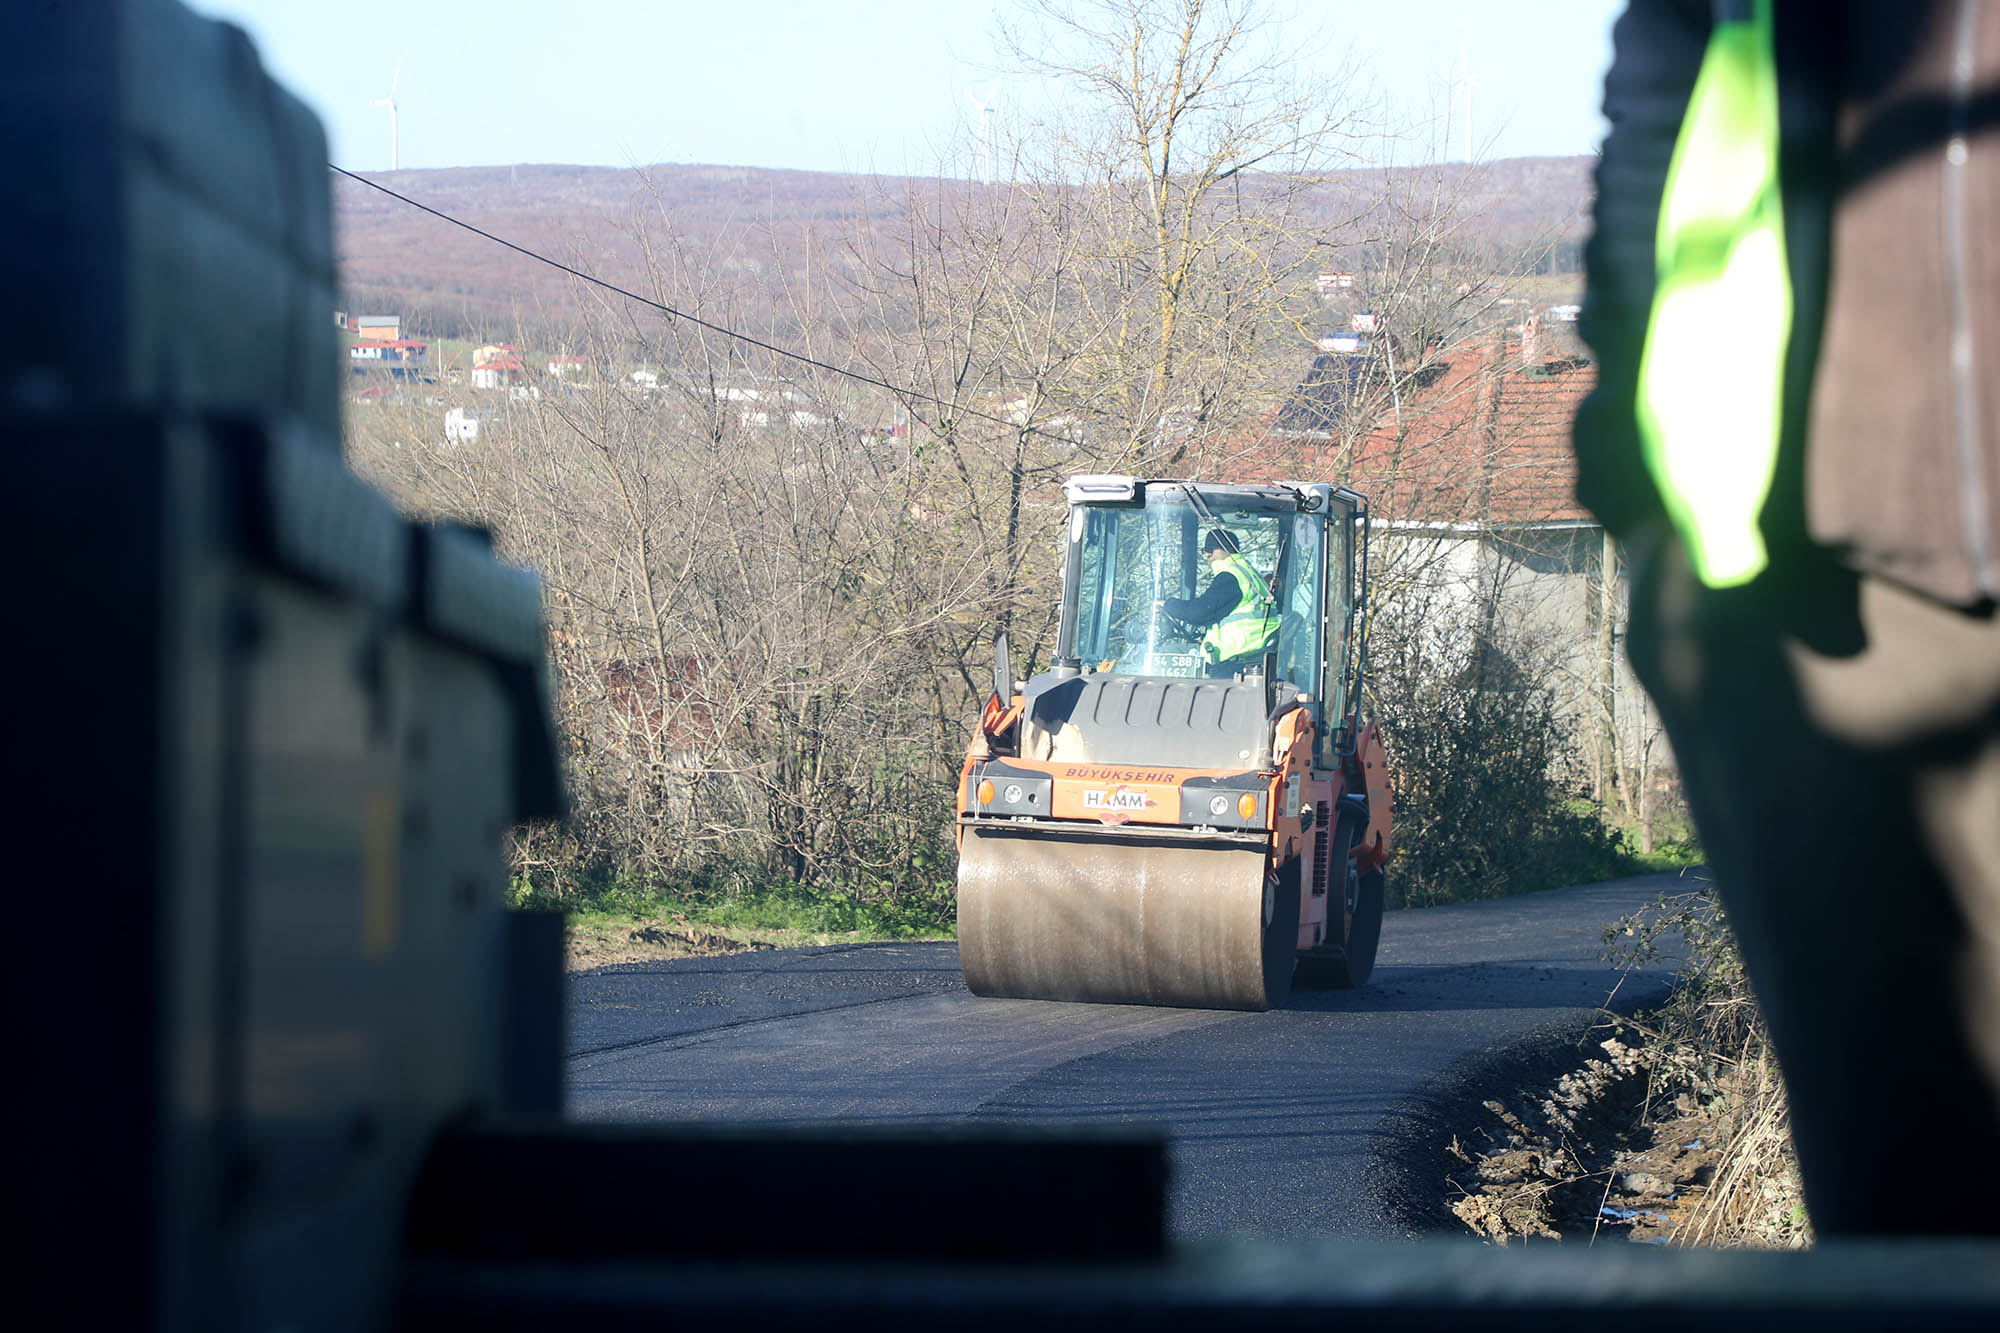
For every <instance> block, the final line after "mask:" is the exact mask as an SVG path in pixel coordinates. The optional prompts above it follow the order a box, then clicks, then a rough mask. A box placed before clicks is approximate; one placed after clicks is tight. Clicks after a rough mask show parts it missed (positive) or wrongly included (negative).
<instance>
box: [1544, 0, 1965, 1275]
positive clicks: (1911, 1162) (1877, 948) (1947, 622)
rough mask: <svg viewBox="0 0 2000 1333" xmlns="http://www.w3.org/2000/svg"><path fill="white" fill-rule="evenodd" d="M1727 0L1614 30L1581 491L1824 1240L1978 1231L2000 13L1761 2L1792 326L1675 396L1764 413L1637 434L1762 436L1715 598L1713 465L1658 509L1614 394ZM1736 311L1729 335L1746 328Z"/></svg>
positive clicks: (1935, 2)
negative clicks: (1699, 571)
mask: <svg viewBox="0 0 2000 1333" xmlns="http://www.w3.org/2000/svg"><path fill="white" fill-rule="evenodd" d="M1767 3H1768V0H1767ZM1751 12H1752V6H1751V5H1749V4H1747V3H1736V4H1710V3H1707V0H1632V3H1631V4H1629V5H1628V7H1627V10H1626V12H1625V14H1624V16H1623V17H1622V18H1621V19H1620V20H1619V24H1618V28H1617V31H1616V40H1617V54H1616V58H1615V60H1614V62H1613V65H1612V68H1611V71H1610V73H1609V74H1608V75H1607V76H1606V82H1605V113H1606V116H1607V117H1608V118H1609V119H1610V121H1611V123H1612V132H1611V134H1610V136H1609V137H1608V138H1607V139H1606V141H1605V144H1604V149H1603V154H1602V156H1601V158H1600V160H1599V163H1598V168H1597V197H1596V202H1595V205H1594V222H1595V228H1594V231H1593V235H1592V237H1591V240H1590V243H1589V246H1588V248H1587V250H1586V254H1585V261H1586V267H1587V270H1588V271H1587V274H1586V277H1587V292H1586V297H1585V303H1584V310H1583V321H1584V334H1585V336H1586V338H1587V339H1588V340H1589V341H1590V343H1591V345H1592V347H1593V349H1594V350H1595V352H1596V353H1597V355H1598V358H1599V361H1600V374H1599V379H1598V386H1597V388H1596V390H1595V391H1594V392H1593V393H1592V394H1591V395H1590V397H1589V398H1588V399H1587V400H1586V401H1585V402H1584V404H1583V405H1582V407H1581V408H1580V410H1579V412H1578V415H1577V421H1576V431H1575V443H1576V453H1577V462H1578V483H1577V494H1578V497H1579V499H1581V500H1582V501H1583V502H1584V503H1585V504H1587V505H1588V506H1589V507H1590V508H1591V509H1592V510H1594V511H1595V512H1596V513H1597V514H1598V515H1599V516H1600V517H1601V518H1602V519H1603V520H1604V522H1605V524H1606V526H1607V527H1608V528H1610V529H1611V530H1612V531H1613V532H1614V533H1616V534H1617V535H1618V536H1619V537H1620V538H1621V540H1623V541H1624V542H1625V543H1626V546H1627V549H1628V553H1629V555H1630V558H1631V568H1632V571H1633V577H1632V616H1631V626H1632V628H1631V634H1630V637H1629V641H1628V642H1629V646H1630V649H1631V656H1632V662H1633V666H1634V667H1635V669H1636V670H1637V672H1638V674H1639V676H1640V678H1641V679H1642V680H1643V681H1644V682H1645V683H1646V687H1647V689H1648V690H1649V691H1650V692H1651V693H1652V695H1653V697H1654V699H1655V700H1656V702H1657V703H1658V704H1659V707H1660V712H1661V716H1662V718H1663V720H1664V721H1665V723H1666V727H1667V732H1668V735H1669V736H1670V737H1671V739H1672V742H1673V747H1674V754H1675V758H1676V760H1677V762H1678V764H1679V766H1680V769H1681V772H1682V774H1683V776H1684V778H1685V779H1686V784H1687V791H1688V799H1689V803H1690V805H1691V806H1692V808H1693V811H1694V815H1695V819H1696V823H1697V825H1698V826H1699V828H1700V831H1701V838H1702V843H1703V846H1704V847H1705V849H1706V850H1707V853H1708V857H1709V861H1710V864H1711V865H1712V867H1713V868H1714V870H1715V873H1716V878H1717V883H1718V884H1719V886H1720V888H1721V891H1722V895H1723V899H1724V902H1725V904H1726V905H1727V907H1728V913H1729V919H1730V922H1731V923H1732V925H1733V926H1734V927H1735V929H1736V931H1737V934H1738V936H1739V938H1740V939H1741V942H1742V946H1743V956H1744V961H1745V964H1746V966H1747V968H1748V971H1749V975H1750V978H1751V981H1752V983H1753V985H1754V986H1755V988H1756V992H1757V996H1758V999H1759V1001H1760V1004H1761V1006H1762V1009H1763V1012H1764V1014H1765V1016H1766V1018H1767V1019H1768V1021H1769V1024H1770V1031H1771V1037H1772V1041H1773V1045H1774V1046H1775V1048H1776V1051H1777V1054H1778V1060H1779V1063H1780V1064H1781V1066H1782V1067H1783V1071H1784V1075H1785V1081H1786V1086H1787V1089H1788V1091H1789V1093H1790V1105H1791V1119H1792V1132H1793V1138H1794V1140H1795V1142H1796V1144H1797V1147H1798V1154H1799V1164H1800V1168H1801V1173H1802V1176H1803V1179H1804V1184H1805V1193H1806V1200H1807V1204H1808V1207H1809V1209H1810V1211H1811V1214H1812V1221H1813V1224H1814V1228H1815V1230H1816V1232H1817V1233H1818V1235H1819V1236H1820V1237H1821V1238H1827V1237H1835V1236H1874V1235H1892V1234H1893V1235H1944V1234H1951V1235H1988V1236H1992V1235H2000V1210H1996V1209H1995V1208H1994V1207H1992V1206H1991V1203H1990V1200H1992V1199H1994V1198H1995V1197H1996V1196H2000V616H1996V611H1995V601H1996V598H2000V4H1993V3H1991V2H1990V0H1988V2H1987V3H1983V4H1982V3H1980V0H1841V3H1837V4H1833V3H1820V2H1819V0H1775V3H1771V4H1770V7H1769V10H1768V14H1769V17H1770V18H1771V20H1772V24H1771V27H1770V39H1769V41H1768V42H1760V44H1759V45H1760V49H1761V50H1762V51H1763V52H1764V55H1763V60H1764V66H1763V68H1764V69H1765V70H1767V71H1769V72H1770V73H1771V74H1772V76H1773V78H1774V80H1775V106H1774V108H1773V109H1774V112H1775V125H1774V126H1773V127H1772V133H1773V138H1774V144H1775V148H1774V151H1775V161H1776V164H1777V186H1778V197H1779V202H1780V204H1781V207H1782V224H1783V225H1782V231H1783V250H1784V259H1785V264H1784V265H1783V271H1782V273H1778V274H1776V275H1775V276H1776V277H1777V278H1778V285H1779V287H1780V288H1781V290H1782V296H1783V300H1784V301H1786V302H1788V303H1789V309H1790V326H1789V334H1788V336H1786V337H1784V338H1782V339H1781V340H1780V342H1779V344H1778V345H1777V349H1776V350H1777V352H1778V354H1779V355H1778V357H1777V359H1776V361H1775V362H1774V363H1773V366H1772V368H1771V370H1770V372H1769V373H1767V374H1765V375H1764V376H1763V378H1762V379H1761V380H1760V381H1758V382H1756V383H1750V384H1748V390H1749V391H1748V392H1743V390H1744V389H1745V376H1744V375H1743V374H1741V373H1740V372H1741V371H1742V366H1740V365H1736V364H1730V363H1728V359H1727V358H1725V357H1723V356H1721V355H1717V356H1715V357H1714V358H1712V359H1711V360H1710V361H1708V362H1707V363H1697V365H1698V369H1699V371H1700V374H1699V378H1698V381H1697V382H1688V383H1683V384H1681V385H1680V387H1681V389H1682V391H1683V396H1685V397H1689V398H1693V399H1696V400H1699V401H1702V402H1707V403H1714V402H1725V403H1732V402H1733V403H1738V404H1739V406H1741V407H1743V408H1745V409H1748V408H1749V407H1752V406H1755V405H1757V404H1759V403H1760V402H1761V408H1759V410H1768V408H1769V406H1770V404H1771V403H1772V402H1774V401H1775V402H1778V403H1781V404H1782V417H1783V420H1782V429H1781V430H1780V431H1779V432H1778V433H1777V435H1776V438H1775V440H1772V439H1768V438H1766V439H1762V440H1760V439H1759V438H1757V431H1756V430H1754V429H1752V428H1750V427H1749V426H1747V425H1744V424H1743V423H1745V422H1749V421H1754V420H1757V419H1759V418H1758V417H1757V414H1756V413H1755V412H1752V411H1748V410H1744V411H1741V412H1738V413H1737V414H1736V415H1734V416H1730V417H1728V418H1727V419H1724V420H1719V421H1718V422H1716V423H1714V424H1715V425H1716V426H1717V427H1718V429H1717V430H1716V431H1715V432H1713V433H1712V434H1711V437H1710V438H1706V439H1703V438H1692V439H1689V438H1682V436H1684V435H1685V434H1686V432H1682V434H1681V435H1676V434H1674V433H1673V432H1663V433H1661V437H1660V438H1656V439H1654V440H1652V441H1651V445H1652V448H1653V450H1654V455H1653V456H1654V457H1655V458H1656V459H1657V458H1658V456H1659V455H1661V454H1668V455H1671V454H1675V453H1676V452H1679V453H1680V454H1681V457H1682V460H1683V461H1684V462H1686V461H1698V460H1700V459H1702V458H1704V457H1711V456H1714V455H1716V454H1727V455H1728V456H1730V457H1732V458H1734V459H1736V460H1737V461H1738V462H1740V461H1741V458H1742V457H1747V456H1749V455H1750V454H1751V453H1752V451H1753V450H1754V449H1755V448H1756V447H1757V446H1759V445H1760V444H1765V445H1768V444H1773V443H1775V446H1776V450H1775V464H1774V468H1773V470H1772V475H1771V477H1770V490H1769V494H1768V496H1767V497H1766V498H1764V499H1763V500H1762V502H1761V509H1758V510H1754V511H1752V512H1755V513H1756V515H1757V526H1758V530H1759V533H1760V535H1761V540H1762V542H1763V545H1764V546H1765V547H1766V548H1767V549H1768V552H1769V566H1768V568H1766V569H1764V570H1763V571H1762V572H1761V573H1759V574H1757V575H1756V576H1755V577H1754V579H1751V580H1750V581H1748V582H1745V583H1742V584H1741V585H1740V586H1709V585H1708V584H1707V583H1704V582H1703V581H1702V580H1701V579H1698V578H1697V577H1696V574H1695V569H1694V566H1695V565H1696V564H1699V563H1700V562H1699V561H1694V562H1691V561H1690V558H1689V551H1690V550H1691V549H1693V548H1694V547H1695V546H1697V545H1699V543H1700V541H1701V540H1702V526H1703V525H1702V522H1701V521H1700V516H1701V513H1700V511H1701V508H1702V506H1703V505H1706V504H1712V503H1714V502H1716V501H1718V500H1721V501H1724V502H1725V503H1723V504H1721V505H1720V506H1719V507H1720V509H1722V510H1728V509H1729V505H1728V503H1726V502H1727V501H1728V500H1729V499H1730V498H1731V494H1730V493H1731V491H1732V489H1733V486H1734V483H1733V481H1732V473H1731V470H1730V469H1728V468H1720V467H1718V468H1715V469H1712V470H1711V471H1710V472H1709V474H1708V477H1707V481H1706V484H1705V485H1704V486H1701V487H1696V488H1694V489H1692V490H1689V491H1687V492H1686V493H1684V494H1682V495H1680V496H1679V498H1678V502H1677V503H1675V504H1668V503H1666V502H1665V501H1664V500H1663V496H1662V490H1663V488H1664V487H1663V484H1662V483H1660V482H1658V481H1657V480H1656V478H1658V477H1659V476H1660V475H1661V474H1662V471H1664V472H1665V473H1666V474H1667V475H1668V476H1672V475H1674V470H1673V468H1672V467H1666V468H1664V469H1662V468H1654V469H1651V470H1649V468H1648V466H1647V462H1646V457H1647V453H1646V447H1645V446H1644V445H1643V444H1642V438H1643V437H1644V436H1645V430H1646V428H1645V427H1644V426H1643V425H1642V422H1641V420H1640V414H1639V411H1638V405H1639V403H1640V402H1641V401H1642V400H1643V399H1644V398H1645V395H1646V392H1647V390H1646V388H1645V387H1644V386H1645V385H1646V384H1648V383H1649V382H1648V381H1647V379H1646V377H1647V375H1648V374H1649V373H1651V371H1650V369H1649V368H1650V367H1656V366H1657V365H1658V362H1657V361H1656V360H1654V359H1653V354H1654V352H1655V351H1656V350H1657V349H1656V348H1654V347H1652V346H1649V344H1648V342H1647V339H1648V338H1649V337H1656V336H1657V334H1658V330H1659V328H1660V327H1661V323H1660V314H1661V311H1662V310H1663V309H1665V308H1668V307H1670V306H1672V305H1673V303H1674V302H1675V301H1676V299H1677V296H1676V290H1677V289H1676V287H1675V285H1674V283H1673V282H1672V281H1670V280H1660V279H1659V277H1658V275H1659V273H1660V272H1661V271H1662V270H1663V269H1664V268H1665V267H1666V266H1665V265H1664V263H1663V261H1662V259H1661V257H1660V255H1659V254H1658V253H1657V250H1658V248H1659V247H1658V242H1659V238H1660V237H1661V236H1663V235H1664V234H1665V228H1663V226H1662V217H1663V216H1666V217H1672V216H1675V215H1676V214H1678V213H1682V212H1685V211H1686V210H1685V209H1683V208H1682V205H1681V199H1682V190H1683V186H1682V184H1681V183H1680V182H1683V181H1687V180H1693V181H1694V182H1695V185H1696V186H1697V187H1700V186H1701V185H1704V184H1707V183H1711V182H1712V181H1713V180H1714V179H1715V178H1716V175H1717V173H1714V172H1709V173H1706V174H1704V173H1703V172H1701V171H1699V170H1694V169H1684V165H1685V164H1682V165H1671V164H1675V163H1678V162H1680V161H1681V159H1679V158H1677V156H1676V154H1677V153H1680V152H1681V151H1682V148H1681V147H1677V144H1679V145H1682V146H1685V144H1686V143H1688V142H1689V139H1688V138H1686V137H1685V135H1686V131H1685V130H1684V128H1683V117H1684V116H1687V117H1689V118H1692V117H1693V115H1694V113H1693V112H1691V111H1690V110H1689V108H1690V106H1691V105H1694V103H1691V102H1690V92H1691V90H1692V89H1693V88H1694V87H1695V86H1696V76H1697V72H1698V71H1701V70H1703V69H1704V65H1703V60H1704V54H1705V52H1708V53H1713V52H1714V51H1715V50H1717V49H1718V47H1714V46H1710V45H1709V43H1710V39H1711V33H1712V31H1713V30H1715V29H1716V27H1717V26H1718V25H1719V24H1721V23H1723V22H1724V21H1727V22H1728V23H1729V24H1730V25H1731V26H1733V27H1736V28H1737V29H1738V31H1739V32H1740V31H1742V25H1743V23H1744V22H1745V21H1746V19H1747V16H1748V15H1749V14H1750V13H1751ZM1709 68H1711V69H1712V68H1714V67H1713V66H1711V67H1709ZM1702 78H1703V79H1704V80H1707V79H1708V74H1706V73H1704V74H1703V75H1702ZM1699 100H1700V99H1699V98H1697V99H1696V101H1697V102H1698V101H1699ZM1677 136H1682V137H1679V138H1677ZM1751 137H1752V136H1748V135H1745V136H1743V139H1744V141H1743V142H1741V143H1739V144H1738V148H1739V150H1741V149H1743V148H1744V147H1745V145H1746V144H1748V142H1749V140H1750V139H1751ZM1753 146H1754V145H1753ZM1721 174H1722V175H1724V176H1726V175H1727V173H1726V172H1725V173H1721ZM1698 192H1699V191H1698V189H1697V193H1698ZM1663 200H1664V201H1665V202H1663ZM1719 249H1720V247H1719V245H1718V244H1717V242H1716V239H1715V237H1714V236H1713V235H1711V236H1710V237H1709V240H1708V247H1707V249H1705V250H1700V251H1699V252H1698V253H1697V254H1696V256H1695V257H1696V259H1697V260H1699V261H1702V262H1707V263H1713V264H1715V266H1716V267H1717V268H1718V269H1721V267H1722V266H1721V265H1720V262H1719V261H1718V260H1717V258H1716V253H1717V252H1718V251H1719ZM1745 252H1747V249H1746V251H1745ZM1676 258H1678V255H1677V256H1676ZM1743 267H1745V268H1748V267H1749V265H1748V264H1747V263H1746V264H1745V265H1744V266H1743ZM1752 304H1753V303H1752V302H1750V301H1749V300H1747V299H1745V300H1738V301H1736V302H1735V304H1734V306H1733V311H1734V316H1735V318H1736V319H1737V320H1739V321H1741V322H1744V323H1746V324H1749V325H1752V326H1757V325H1759V324H1761V323H1763V322H1765V321H1767V320H1768V318H1769V316H1770V315H1771V313H1772V312H1771V311H1770V310H1768V309H1764V308H1754V309H1753V308H1750V307H1751V305H1752ZM1649 321H1652V323H1651V325H1650V327H1651V328H1652V330H1653V332H1652V333H1650V334H1649ZM1721 341H1722V339H1720V338H1718V339H1717V342H1718V343H1720V342H1721ZM1772 375H1776V377H1777V378H1776V381H1775V382H1774V381H1773V380H1772V378H1771V376H1772ZM1736 426H1741V427H1742V429H1740V430H1736V431H1735V432H1734V433H1733V434H1732V433H1730V431H1729V430H1728V429H1727V428H1730V427H1736ZM1719 438H1722V439H1726V447H1725V448H1723V449H1718V448H1717V445H1716V441H1717V439H1719ZM1670 510H1671V511H1672V512H1673V514H1674V520H1673V525H1672V526H1671V527H1670V524H1669V520H1668V513H1669V511H1670ZM1713 581H1714V582H1717V583H1723V582H1726V581H1725V580H1721V579H1716V580H1713Z"/></svg>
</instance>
